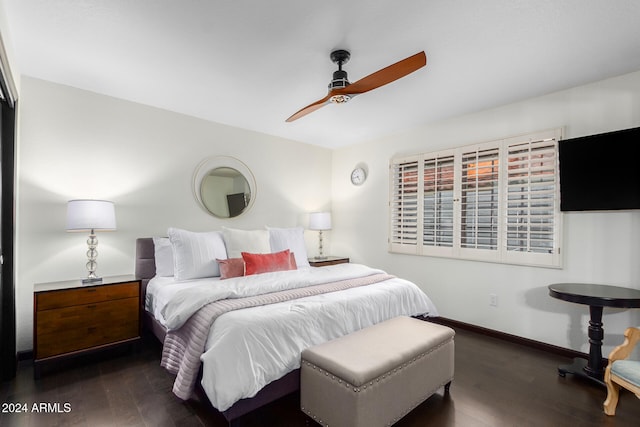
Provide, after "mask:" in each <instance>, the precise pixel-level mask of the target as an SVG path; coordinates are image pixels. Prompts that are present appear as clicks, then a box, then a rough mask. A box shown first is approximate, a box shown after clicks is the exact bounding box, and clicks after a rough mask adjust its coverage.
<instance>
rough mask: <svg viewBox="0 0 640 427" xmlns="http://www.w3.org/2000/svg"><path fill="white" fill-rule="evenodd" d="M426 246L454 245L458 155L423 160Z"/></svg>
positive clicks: (423, 239)
mask: <svg viewBox="0 0 640 427" xmlns="http://www.w3.org/2000/svg"><path fill="white" fill-rule="evenodd" d="M423 165H424V166H423V169H424V173H423V182H424V199H423V226H422V228H423V231H422V244H423V249H425V250H426V248H427V247H430V246H431V247H453V229H454V156H453V155H448V156H442V157H433V158H428V159H425V160H423Z"/></svg>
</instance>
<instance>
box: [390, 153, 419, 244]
mask: <svg viewBox="0 0 640 427" xmlns="http://www.w3.org/2000/svg"><path fill="white" fill-rule="evenodd" d="M418 166H419V163H418V159H414V160H410V159H409V160H405V161H401V162H398V163H394V164H392V165H391V177H392V178H391V194H390V215H391V230H390V237H389V246H390V250H391V251H392V252H401V253H413V254H415V253H417V250H418V249H417V246H418V212H419V207H418V201H419V194H418V193H419V188H420V185H421V183H420V182H419V180H418V176H419V174H418V172H419V171H418Z"/></svg>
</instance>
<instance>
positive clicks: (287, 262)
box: [242, 249, 298, 276]
mask: <svg viewBox="0 0 640 427" xmlns="http://www.w3.org/2000/svg"><path fill="white" fill-rule="evenodd" d="M242 259H243V260H244V265H245V273H244V274H245V276H249V275H251V274H259V273H269V272H271V271H285V270H295V269H296V268H298V267H297V265H296V260H295V258H294V257H293V253H292V252H290V251H289V249H285V250H284V251H281V252H274V253H272V254H251V253H248V252H242Z"/></svg>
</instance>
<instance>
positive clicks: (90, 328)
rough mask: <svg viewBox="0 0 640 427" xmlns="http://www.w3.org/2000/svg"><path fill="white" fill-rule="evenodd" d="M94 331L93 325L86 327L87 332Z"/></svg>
mask: <svg viewBox="0 0 640 427" xmlns="http://www.w3.org/2000/svg"><path fill="white" fill-rule="evenodd" d="M95 331H96V327H95V326H91V327H89V328H87V332H89V333H93V332H95Z"/></svg>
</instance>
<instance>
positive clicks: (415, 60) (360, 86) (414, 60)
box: [286, 49, 427, 122]
mask: <svg viewBox="0 0 640 427" xmlns="http://www.w3.org/2000/svg"><path fill="white" fill-rule="evenodd" d="M329 57H330V58H331V61H333V62H334V63H336V64H338V69H337V70H336V71H334V72H333V79H332V80H331V82H330V83H329V93H328V94H327V96H325V97H324V98H322V99H320V100H319V101H316V102H314V103H312V104H309V105H307V106H306V107H304V108H302V109H301V110H299V111H297V112H296V113H294V114H293V115H292V116H291V117H289V118H288V119H287V120H286V121H287V122H292V121H294V120H297V119H299V118H301V117H304V116H306V115H307V114H309V113H311V112H313V111H315V110H317V109H319V108H320V107H324V106H325V105H327V104H344V103H346V102H348V101H349V100H350V99H351V98H353V97H354V96H356V95H360V94H362V93H365V92H369V91H370V90H373V89H377V88H379V87H381V86H384V85H386V84H388V83H391V82H393V81H396V80H398V79H400V78H402V77H404V76H406V75H408V74H410V73H413V72H414V71H416V70H418V69H420V68H422V67H424V66H425V65H427V56H426V55H425V53H424V51H422V52H419V53H416V54H415V55H413V56H410V57H408V58H405V59H403V60H402V61H398V62H396V63H395V64H392V65H389V66H388V67H385V68H383V69H381V70H378V71H376V72H375V73H373V74H369V75H368V76H366V77H363V78H362V79H360V80H358V81H357V82H355V83H349V79H348V78H347V72H346V71H344V70H343V69H342V66H343V65H344V64H346V63H347V62H348V61H349V59H350V58H351V54H350V53H349V51H346V50H344V49H338V50H334V51H333V52H331V55H329Z"/></svg>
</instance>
